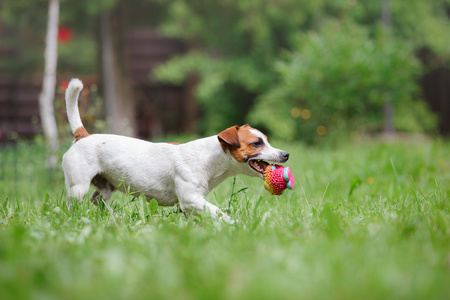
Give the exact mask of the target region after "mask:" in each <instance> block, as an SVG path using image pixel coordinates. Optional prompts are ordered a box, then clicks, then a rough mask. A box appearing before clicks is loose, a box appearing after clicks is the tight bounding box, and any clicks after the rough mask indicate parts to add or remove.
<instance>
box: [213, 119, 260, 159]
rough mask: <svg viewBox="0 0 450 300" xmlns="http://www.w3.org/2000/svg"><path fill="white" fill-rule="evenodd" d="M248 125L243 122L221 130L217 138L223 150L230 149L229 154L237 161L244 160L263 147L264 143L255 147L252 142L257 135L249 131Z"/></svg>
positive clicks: (256, 139) (255, 139)
mask: <svg viewBox="0 0 450 300" xmlns="http://www.w3.org/2000/svg"><path fill="white" fill-rule="evenodd" d="M250 129H252V127H250V126H249V125H248V124H245V125H243V126H241V127H239V126H233V127H230V128H228V129H225V130H224V131H222V132H221V133H220V134H219V136H218V138H219V141H220V145H221V146H222V149H223V151H225V152H226V150H227V149H228V150H230V154H231V155H232V156H233V157H234V158H235V159H236V160H237V161H239V162H246V161H247V160H248V158H249V157H251V156H253V155H256V154H258V153H259V152H261V151H262V150H263V149H264V145H263V146H261V147H259V148H256V147H255V146H253V145H252V143H254V142H256V141H258V140H259V137H258V136H256V135H254V134H253V133H251V132H250Z"/></svg>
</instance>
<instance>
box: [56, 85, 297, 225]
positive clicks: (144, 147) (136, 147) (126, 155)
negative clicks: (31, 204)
mask: <svg viewBox="0 0 450 300" xmlns="http://www.w3.org/2000/svg"><path fill="white" fill-rule="evenodd" d="M82 89H83V83H82V82H81V81H80V80H79V79H77V78H73V79H72V80H71V81H70V83H69V85H68V87H67V90H66V95H65V99H66V109H67V117H68V120H69V124H70V128H71V130H72V133H73V134H74V137H75V139H74V141H73V144H72V146H71V147H70V148H69V150H68V151H67V152H66V153H65V154H64V156H63V161H62V168H63V171H64V177H65V186H66V190H67V208H68V209H69V210H71V204H70V203H71V200H72V198H74V199H78V200H81V199H83V198H84V197H85V195H86V194H87V193H88V191H89V188H90V185H91V184H92V185H94V186H95V191H94V192H93V193H92V195H91V196H90V200H91V201H92V202H93V203H94V204H99V203H100V202H101V200H104V201H105V203H106V201H108V200H109V199H110V198H111V195H112V193H113V192H114V191H116V190H121V191H122V192H131V193H133V194H134V195H141V194H143V195H145V196H146V198H147V199H148V200H151V199H153V198H155V199H156V201H157V202H158V205H160V206H172V205H175V204H177V203H179V204H180V208H181V210H182V211H183V212H184V213H185V214H187V215H188V214H190V213H201V212H202V211H203V209H204V208H205V207H206V208H207V209H209V211H210V213H211V215H212V217H213V218H214V219H221V220H225V221H230V218H229V217H228V216H227V215H226V214H225V213H223V212H222V211H221V210H220V209H219V208H218V207H217V206H215V205H213V204H211V203H209V202H207V201H206V200H205V196H206V195H207V194H208V193H209V192H210V191H211V190H212V189H213V188H214V187H216V186H217V185H218V184H219V183H221V182H222V181H223V180H224V179H226V178H227V177H230V176H234V175H237V174H243V175H247V176H252V177H260V178H264V170H265V169H266V167H267V166H268V165H269V163H268V162H267V161H271V162H275V163H285V162H286V161H287V160H288V159H289V153H288V152H286V151H283V150H280V149H276V148H274V147H272V146H271V145H270V144H269V141H268V139H267V137H266V136H265V135H264V134H262V133H261V132H260V131H259V130H257V129H254V128H252V127H250V126H249V125H248V124H247V125H243V126H241V127H239V126H237V125H235V126H233V127H230V128H228V129H225V130H224V131H222V132H220V133H219V134H218V135H214V136H210V137H206V138H201V139H197V140H194V141H190V142H188V143H184V144H178V143H151V142H147V141H143V140H140V139H136V138H131V137H125V136H120V135H113V134H92V135H91V134H89V133H88V132H87V131H86V129H85V128H84V126H83V123H82V122H81V118H80V113H79V110H78V97H79V94H80V92H81V90H82ZM108 207H109V206H108Z"/></svg>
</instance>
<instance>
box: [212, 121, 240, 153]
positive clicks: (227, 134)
mask: <svg viewBox="0 0 450 300" xmlns="http://www.w3.org/2000/svg"><path fill="white" fill-rule="evenodd" d="M238 130H239V126H237V125H234V126H233V127H230V128H227V129H225V130H224V131H222V132H221V133H219V135H218V136H217V138H218V139H219V142H220V146H222V149H223V151H225V152H227V149H228V150H230V151H232V150H234V149H237V148H239V147H241V143H240V142H239V134H238Z"/></svg>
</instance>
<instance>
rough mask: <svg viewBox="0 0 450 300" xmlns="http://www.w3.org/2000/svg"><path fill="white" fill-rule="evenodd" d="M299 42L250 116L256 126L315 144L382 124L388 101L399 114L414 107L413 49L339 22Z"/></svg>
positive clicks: (418, 69) (415, 63)
mask: <svg viewBox="0 0 450 300" xmlns="http://www.w3.org/2000/svg"><path fill="white" fill-rule="evenodd" d="M298 41H299V42H298V45H297V47H296V50H295V51H293V52H292V53H287V54H285V59H284V60H282V61H278V62H277V64H276V66H277V70H278V72H279V74H280V78H281V82H280V83H279V84H278V85H276V86H275V87H274V88H273V89H272V90H270V91H269V92H267V93H266V94H263V95H262V96H261V97H260V98H259V99H258V101H257V103H256V105H255V107H254V109H253V111H252V112H251V113H250V115H249V118H250V120H251V121H252V122H253V123H254V124H259V125H262V126H264V127H266V128H268V129H269V130H270V131H271V133H272V134H273V135H275V136H278V137H280V138H286V139H303V140H307V141H309V142H314V141H317V139H319V138H321V137H322V136H323V135H324V134H325V133H327V134H332V135H333V133H336V132H349V131H350V132H351V131H354V130H355V129H362V128H364V127H367V126H368V125H373V124H374V123H375V124H382V123H383V104H384V103H385V102H386V101H388V100H389V101H391V102H392V103H393V104H394V105H395V106H396V107H398V108H399V110H402V108H404V107H411V105H412V104H411V103H412V102H413V100H414V98H415V96H416V94H417V89H418V87H417V84H416V81H417V80H418V75H419V74H420V72H421V65H420V63H419V61H418V59H417V58H415V56H414V55H413V54H412V49H411V46H409V45H407V44H405V43H403V42H399V41H397V40H395V39H393V38H392V37H391V36H389V35H388V34H386V32H383V31H381V30H380V31H379V32H378V33H377V36H376V37H375V38H370V37H369V34H368V32H367V31H366V30H365V29H364V28H361V27H359V26H357V25H355V24H351V23H350V24H342V25H341V24H339V23H336V22H331V23H329V24H328V25H326V26H324V27H323V28H322V30H320V31H319V32H309V33H307V34H304V35H301V36H300V37H299V39H298ZM420 108H421V109H423V110H426V108H425V107H424V106H421V107H420ZM302 110H303V111H304V112H306V111H307V112H309V113H306V115H305V113H303V114H302V113H301V112H302ZM408 112H409V111H408ZM403 113H405V112H403ZM423 115H425V116H426V117H427V118H428V119H430V117H429V116H428V115H429V113H426V112H424V113H423ZM412 117H414V115H413V114H410V115H408V116H406V118H412ZM412 122H414V119H412ZM417 122H420V121H416V127H417V126H418V124H420V123H417ZM433 125H434V126H435V124H432V126H433ZM319 126H324V127H325V130H326V131H323V130H322V132H321V131H320V130H318V128H319ZM378 127H382V126H379V125H378ZM427 128H428V127H427ZM417 129H418V130H419V131H423V130H424V128H417Z"/></svg>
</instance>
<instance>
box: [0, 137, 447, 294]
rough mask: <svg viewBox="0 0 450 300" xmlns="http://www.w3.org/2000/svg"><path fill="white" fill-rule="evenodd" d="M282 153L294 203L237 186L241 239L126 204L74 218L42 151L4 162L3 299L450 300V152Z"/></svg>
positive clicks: (0, 181)
mask: <svg viewBox="0 0 450 300" xmlns="http://www.w3.org/2000/svg"><path fill="white" fill-rule="evenodd" d="M272 144H273V145H274V146H277V147H280V148H283V149H285V150H287V151H289V152H290V153H291V159H290V161H289V163H288V165H289V166H290V167H291V169H292V172H293V174H294V176H295V179H296V186H295V189H294V190H293V191H286V192H285V194H284V195H283V196H280V197H274V196H270V194H269V193H268V192H267V191H265V190H264V187H263V181H262V180H260V179H257V178H247V177H244V176H238V177H237V178H236V182H235V184H233V178H230V179H228V180H227V181H225V182H224V183H222V184H221V185H220V186H219V187H218V188H217V189H215V190H214V191H213V192H212V193H211V194H210V195H209V196H208V200H209V201H210V202H212V203H214V204H216V205H219V206H220V207H221V208H223V209H224V210H228V212H229V214H230V215H231V216H232V217H233V218H235V219H237V220H239V221H238V222H236V223H235V224H233V225H229V224H226V223H221V222H215V221H212V220H211V218H210V217H209V216H208V214H203V215H200V216H196V217H193V218H191V219H186V218H185V217H184V215H182V214H177V213H175V211H176V209H175V208H157V207H155V206H154V205H153V203H150V204H149V203H147V202H144V201H142V199H139V198H138V199H135V198H133V196H131V195H124V194H120V193H117V194H115V196H114V197H113V199H112V202H111V204H112V206H113V207H115V209H116V211H117V214H118V218H114V217H113V216H112V215H111V214H110V213H108V211H107V210H101V209H99V208H97V207H95V206H93V205H91V204H90V203H89V202H88V201H84V202H82V203H79V204H78V205H76V206H75V207H74V211H73V212H68V211H67V209H66V207H65V192H64V181H63V175H62V171H60V170H58V171H57V172H56V173H52V172H50V171H48V170H46V169H45V166H44V163H43V161H44V155H43V150H42V147H41V146H37V145H24V144H21V145H19V146H18V147H17V148H15V149H11V148H3V149H0V168H1V169H0V197H1V198H0V299H2V300H6V299H324V298H325V299H327V298H328V299H449V297H450V199H449V195H450V186H449V183H450V144H449V143H448V142H443V141H432V140H410V141H402V142H380V141H364V142H358V143H354V144H350V145H346V146H341V147H338V148H336V149H333V148H328V149H326V148H314V147H305V146H302V145H300V144H285V145H283V144H280V143H276V142H272ZM247 187H248V189H246V190H243V191H242V189H243V188H247ZM233 191H234V192H237V193H235V195H233Z"/></svg>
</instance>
